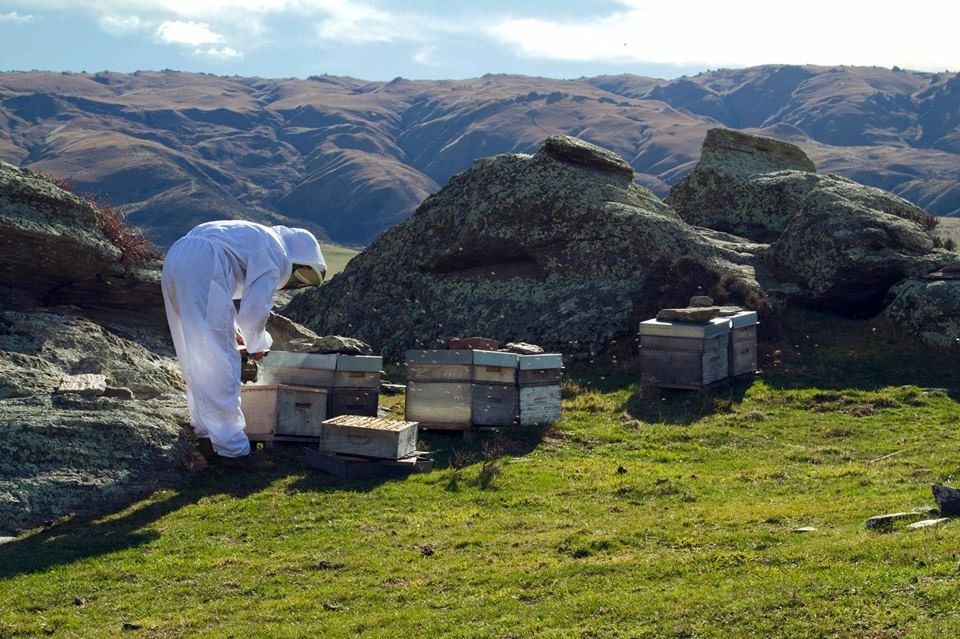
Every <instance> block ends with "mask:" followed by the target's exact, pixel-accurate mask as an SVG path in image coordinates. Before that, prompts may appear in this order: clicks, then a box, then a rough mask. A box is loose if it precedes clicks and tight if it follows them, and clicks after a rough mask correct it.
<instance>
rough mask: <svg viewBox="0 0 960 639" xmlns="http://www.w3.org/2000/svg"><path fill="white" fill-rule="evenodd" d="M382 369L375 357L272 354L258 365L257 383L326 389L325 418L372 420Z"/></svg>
mask: <svg viewBox="0 0 960 639" xmlns="http://www.w3.org/2000/svg"><path fill="white" fill-rule="evenodd" d="M382 367H383V358H382V357H378V356H362V355H337V354H313V353H293V352H288V351H272V352H271V353H270V354H269V355H268V356H267V357H265V358H264V359H263V360H262V362H261V383H263V384H268V385H269V384H281V385H283V384H290V385H295V386H306V387H312V388H323V389H327V390H328V391H329V392H330V397H329V401H328V402H327V417H335V416H337V415H366V416H370V417H376V416H377V405H378V403H379V401H380V369H381V368H382Z"/></svg>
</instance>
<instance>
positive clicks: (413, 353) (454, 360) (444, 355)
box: [406, 350, 473, 382]
mask: <svg viewBox="0 0 960 639" xmlns="http://www.w3.org/2000/svg"><path fill="white" fill-rule="evenodd" d="M406 359H407V362H406V364H407V381H408V382H469V381H470V380H471V377H472V374H473V351H468V350H463V351H448V350H409V351H407V357H406Z"/></svg>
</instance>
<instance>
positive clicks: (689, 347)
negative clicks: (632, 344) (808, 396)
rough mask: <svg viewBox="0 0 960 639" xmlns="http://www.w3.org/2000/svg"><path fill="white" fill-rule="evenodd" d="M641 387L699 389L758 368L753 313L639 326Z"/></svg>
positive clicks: (653, 320)
mask: <svg viewBox="0 0 960 639" xmlns="http://www.w3.org/2000/svg"><path fill="white" fill-rule="evenodd" d="M640 367H641V379H642V380H643V382H644V383H649V384H655V385H657V386H661V387H666V388H688V389H699V388H703V387H705V386H709V385H710V384H713V383H715V382H719V381H722V380H725V379H727V378H729V377H742V376H749V375H753V374H754V373H756V370H757V313H756V312H755V311H736V312H731V313H730V314H727V315H724V316H721V317H716V318H713V319H710V320H708V321H705V322H686V321H664V320H658V319H650V320H647V321H645V322H641V323H640Z"/></svg>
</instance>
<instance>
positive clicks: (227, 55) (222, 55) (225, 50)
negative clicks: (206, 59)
mask: <svg viewBox="0 0 960 639" xmlns="http://www.w3.org/2000/svg"><path fill="white" fill-rule="evenodd" d="M194 53H195V54H196V55H207V56H210V57H211V58H217V59H218V60H233V59H236V58H242V57H243V53H241V52H240V51H237V50H236V49H234V48H233V47H221V48H219V49H218V48H216V47H208V48H206V49H201V48H197V49H195V50H194Z"/></svg>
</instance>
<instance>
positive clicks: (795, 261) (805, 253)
mask: <svg viewBox="0 0 960 639" xmlns="http://www.w3.org/2000/svg"><path fill="white" fill-rule="evenodd" d="M865 190H866V191H874V190H875V189H869V188H868V187H864V186H861V185H859V184H856V183H855V182H850V181H848V180H844V179H842V178H829V181H824V182H822V183H821V184H820V185H819V186H818V188H817V191H816V193H811V197H810V198H809V199H810V203H809V204H808V206H807V207H806V208H805V209H803V210H801V211H799V212H797V213H796V214H794V215H793V216H792V218H791V220H790V223H789V224H788V225H787V227H786V229H784V231H783V233H782V234H781V236H780V237H779V239H777V241H776V242H774V243H773V244H771V245H770V248H769V249H768V250H767V253H766V263H767V265H768V266H769V267H770V270H771V272H772V273H773V274H774V276H775V277H776V278H777V279H778V280H780V281H781V282H787V283H793V284H796V285H797V286H798V287H799V289H798V290H797V292H796V293H795V294H794V295H793V296H792V297H794V298H795V299H797V300H799V301H804V302H807V303H811V304H814V305H816V306H821V307H825V308H828V309H831V310H834V311H839V312H841V313H845V314H852V315H872V314H874V313H876V312H877V311H879V310H880V308H881V306H882V302H883V300H884V298H885V296H886V295H887V292H888V291H889V289H890V287H891V286H893V285H894V284H896V283H897V282H899V281H901V280H903V279H904V278H907V277H911V276H916V275H924V274H926V273H930V272H932V271H936V270H938V269H941V268H945V267H953V266H954V265H960V256H958V255H957V254H956V253H953V252H950V251H945V250H942V249H935V248H934V242H933V238H932V237H931V235H930V233H929V232H928V231H927V230H925V229H924V228H923V226H921V223H918V222H917V221H916V220H915V219H912V217H901V216H900V215H896V214H894V213H888V212H886V211H884V210H880V209H874V208H869V206H868V205H867V204H866V200H867V198H869V197H870V196H872V195H875V194H871V193H867V194H866V195H867V197H866V198H865V197H861V195H863V191H865ZM889 197H890V198H893V197H894V196H892V195H891V196H889ZM921 213H922V211H921Z"/></svg>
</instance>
